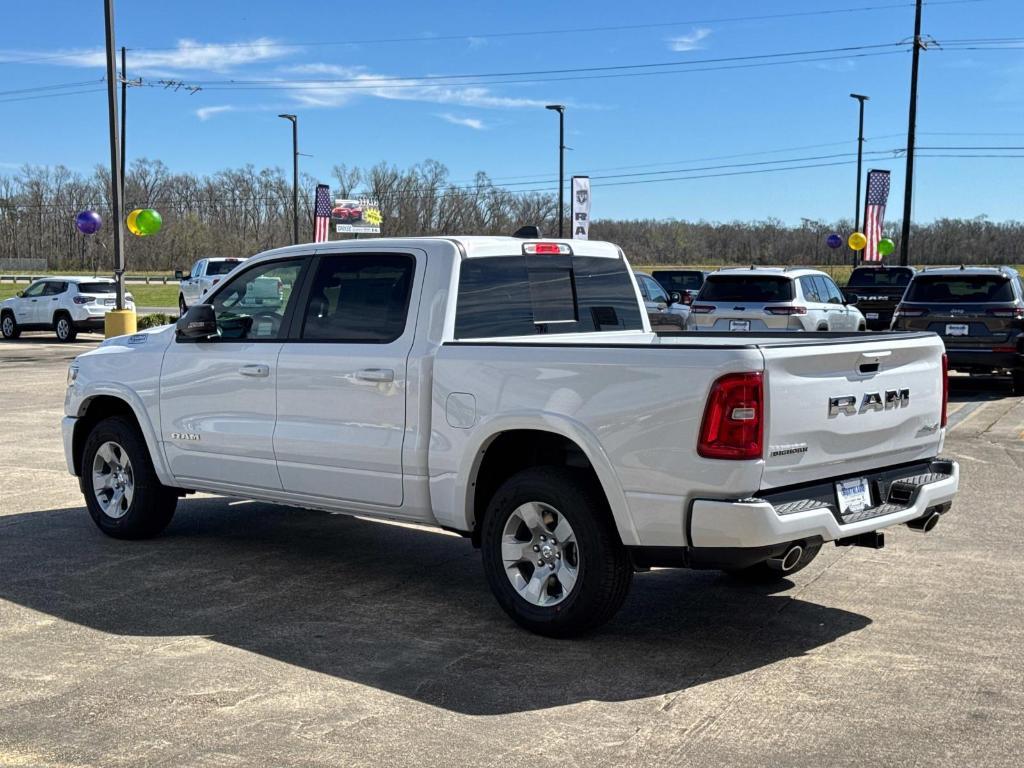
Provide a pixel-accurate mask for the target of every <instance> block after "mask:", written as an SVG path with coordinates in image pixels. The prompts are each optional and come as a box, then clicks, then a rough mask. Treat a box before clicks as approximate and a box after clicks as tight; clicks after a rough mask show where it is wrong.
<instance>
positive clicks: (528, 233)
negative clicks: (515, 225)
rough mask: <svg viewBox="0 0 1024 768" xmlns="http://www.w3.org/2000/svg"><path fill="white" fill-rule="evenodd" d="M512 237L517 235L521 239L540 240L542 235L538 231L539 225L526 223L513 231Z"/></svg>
mask: <svg viewBox="0 0 1024 768" xmlns="http://www.w3.org/2000/svg"><path fill="white" fill-rule="evenodd" d="M512 237H518V238H520V239H522V240H540V239H541V238H542V237H544V235H542V234H541V233H540V227H538V226H535V225H533V224H527V225H526V226H525V227H520V228H519V229H517V230H516V231H515V232H513V233H512Z"/></svg>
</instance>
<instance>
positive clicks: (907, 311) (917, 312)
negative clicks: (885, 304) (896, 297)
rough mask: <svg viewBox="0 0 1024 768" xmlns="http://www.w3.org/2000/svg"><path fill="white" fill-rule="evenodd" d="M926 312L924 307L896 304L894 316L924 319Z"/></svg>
mask: <svg viewBox="0 0 1024 768" xmlns="http://www.w3.org/2000/svg"><path fill="white" fill-rule="evenodd" d="M927 314H928V310H927V309H925V308H924V307H908V306H907V305H906V304H897V305H896V311H895V313H894V316H898V317H924V316H925V315H927Z"/></svg>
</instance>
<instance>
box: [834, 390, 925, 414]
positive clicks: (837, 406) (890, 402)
mask: <svg viewBox="0 0 1024 768" xmlns="http://www.w3.org/2000/svg"><path fill="white" fill-rule="evenodd" d="M908 405H910V390H909V389H887V390H885V393H884V394H883V393H882V392H865V393H864V396H863V398H862V399H861V403H860V409H859V410H858V408H857V398H856V396H855V395H841V396H839V397H830V398H829V399H828V415H829V417H830V418H831V417H833V416H838V415H839V414H841V413H845V414H846V415H847V416H856V415H857V414H859V413H866V412H867V411H881V410H886V411H888V410H891V409H894V408H905V407H906V406H908Z"/></svg>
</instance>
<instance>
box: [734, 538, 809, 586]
mask: <svg viewBox="0 0 1024 768" xmlns="http://www.w3.org/2000/svg"><path fill="white" fill-rule="evenodd" d="M820 550H821V542H818V543H817V544H809V545H807V546H806V547H804V549H803V552H802V553H801V555H800V558H799V559H798V560H797V561H796V564H795V565H793V566H792V567H789V563H786V566H787V569H786V570H782V569H781V568H773V567H772V566H770V565H768V561H767V560H765V561H763V562H760V563H756V564H755V565H751V566H748V567H746V568H736V569H730V570H728V571H726V572H727V573H730V574H732V575H733V576H735V577H736V578H738V579H740V580H742V581H745V582H747V583H748V584H773V583H774V582H777V581H782V580H783V579H786V578H789V577H790V576H792V575H793V574H794V573H796V572H797V571H802V570H803V569H804V568H806V567H807V566H808V565H810V564H811V561H812V560H814V558H816V557H817V556H818V552H819V551H820Z"/></svg>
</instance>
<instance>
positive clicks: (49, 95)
mask: <svg viewBox="0 0 1024 768" xmlns="http://www.w3.org/2000/svg"><path fill="white" fill-rule="evenodd" d="M102 90H103V88H87V89H85V90H82V91H65V92H63V93H44V94H41V95H38V96H19V97H16V98H13V99H0V104H2V103H7V102H12V101H34V100H36V99H56V98H59V97H61V96H80V95H82V94H83V93H97V92H99V91H102Z"/></svg>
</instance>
